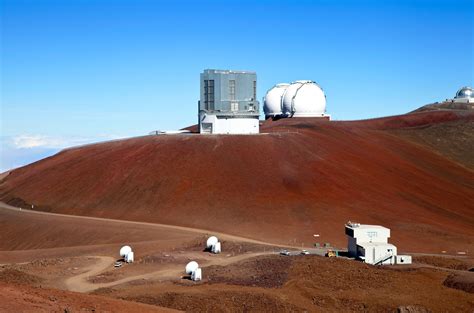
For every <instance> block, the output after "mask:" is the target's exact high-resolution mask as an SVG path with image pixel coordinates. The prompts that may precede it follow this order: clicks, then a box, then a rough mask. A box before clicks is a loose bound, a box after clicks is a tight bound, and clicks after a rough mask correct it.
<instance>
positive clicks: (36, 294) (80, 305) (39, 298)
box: [0, 282, 176, 312]
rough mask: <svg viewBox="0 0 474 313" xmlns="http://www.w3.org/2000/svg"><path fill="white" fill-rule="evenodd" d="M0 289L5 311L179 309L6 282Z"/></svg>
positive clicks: (169, 310)
mask: <svg viewBox="0 0 474 313" xmlns="http://www.w3.org/2000/svg"><path fill="white" fill-rule="evenodd" d="M0 290H1V291H2V292H0V311H2V312H176V311H174V310H171V309H165V308H160V307H157V306H150V305H145V304H139V303H136V302H127V301H123V300H117V299H110V298H105V297H100V296H91V295H86V294H80V293H75V292H67V291H60V290H55V289H45V288H36V287H30V286H25V285H17V284H5V283H3V282H0ZM25 310H26V311H25Z"/></svg>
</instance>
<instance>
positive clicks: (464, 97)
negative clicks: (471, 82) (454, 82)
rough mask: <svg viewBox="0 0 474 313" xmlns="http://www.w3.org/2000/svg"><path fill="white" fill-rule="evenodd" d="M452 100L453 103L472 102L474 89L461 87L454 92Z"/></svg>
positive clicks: (473, 100)
mask: <svg viewBox="0 0 474 313" xmlns="http://www.w3.org/2000/svg"><path fill="white" fill-rule="evenodd" d="M453 100H454V102H468V103H470V102H474V89H472V88H471V87H468V86H465V87H462V88H461V89H459V90H458V92H456V96H455V97H454V99H453Z"/></svg>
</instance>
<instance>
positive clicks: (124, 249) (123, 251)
mask: <svg viewBox="0 0 474 313" xmlns="http://www.w3.org/2000/svg"><path fill="white" fill-rule="evenodd" d="M130 252H132V248H130V246H123V247H122V248H120V252H119V253H120V256H121V257H125V256H126V255H127V254H129V253H130Z"/></svg>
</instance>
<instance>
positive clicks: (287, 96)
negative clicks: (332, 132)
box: [263, 80, 330, 118]
mask: <svg viewBox="0 0 474 313" xmlns="http://www.w3.org/2000/svg"><path fill="white" fill-rule="evenodd" d="M263 102H264V107H263V110H264V112H265V118H270V117H271V118H275V117H325V118H329V117H330V116H329V115H327V114H326V113H325V112H326V95H325V94H324V91H323V89H322V88H321V86H319V85H318V84H317V83H316V82H314V81H311V80H297V81H295V82H293V83H291V84H286V83H282V84H276V85H275V86H274V87H273V88H271V89H270V90H268V91H267V94H266V95H265V98H264V100H263Z"/></svg>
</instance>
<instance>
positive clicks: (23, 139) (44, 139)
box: [12, 135, 122, 149]
mask: <svg viewBox="0 0 474 313" xmlns="http://www.w3.org/2000/svg"><path fill="white" fill-rule="evenodd" d="M119 138H122V137H120V136H113V135H102V136H96V137H53V136H44V135H19V136H15V137H13V138H12V143H13V146H14V147H15V148H17V149H31V148H48V149H64V148H68V147H73V146H77V145H83V144H88V143H93V142H99V141H104V140H113V139H119Z"/></svg>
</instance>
